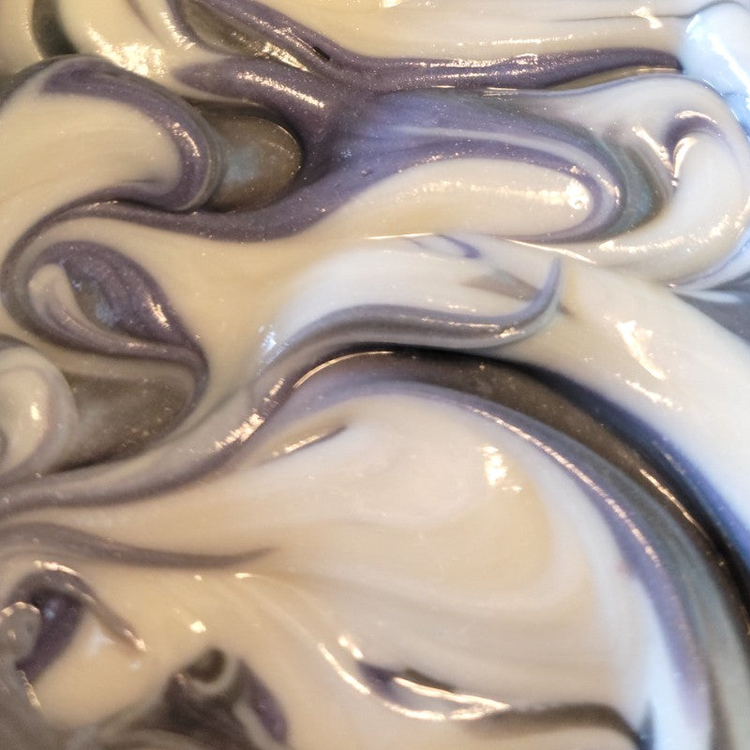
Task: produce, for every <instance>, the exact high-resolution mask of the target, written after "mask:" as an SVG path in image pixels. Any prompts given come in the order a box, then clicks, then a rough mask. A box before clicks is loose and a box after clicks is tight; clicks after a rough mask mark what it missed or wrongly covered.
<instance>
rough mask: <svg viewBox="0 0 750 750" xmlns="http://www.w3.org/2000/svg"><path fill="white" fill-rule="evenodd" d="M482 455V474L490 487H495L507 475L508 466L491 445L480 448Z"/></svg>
mask: <svg viewBox="0 0 750 750" xmlns="http://www.w3.org/2000/svg"><path fill="white" fill-rule="evenodd" d="M482 455H483V456H484V475H485V477H486V478H487V484H489V485H490V487H497V486H498V485H499V484H501V483H502V481H503V480H504V479H505V478H506V477H507V476H508V467H507V466H506V465H505V462H504V461H503V457H502V455H501V454H500V451H499V450H498V449H497V448H495V447H494V446H492V445H485V446H484V447H483V448H482Z"/></svg>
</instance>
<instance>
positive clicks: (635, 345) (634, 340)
mask: <svg viewBox="0 0 750 750" xmlns="http://www.w3.org/2000/svg"><path fill="white" fill-rule="evenodd" d="M616 328H617V332H618V333H619V334H620V336H621V338H622V340H623V342H624V344H625V346H626V347H627V348H628V351H629V352H630V355H631V356H632V357H633V359H635V360H636V362H638V364H639V365H640V366H641V367H642V368H643V369H644V370H646V372H648V373H649V374H650V375H652V376H653V377H655V378H656V379H657V380H666V379H667V373H666V372H665V371H664V370H663V369H662V368H661V367H659V365H658V364H657V363H656V362H655V361H654V359H653V358H652V357H651V354H650V353H649V351H648V348H649V345H650V344H651V340H652V339H653V337H654V332H653V331H648V330H646V329H645V328H639V326H638V321H636V320H627V321H623V322H622V323H618V324H617V325H616Z"/></svg>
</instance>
